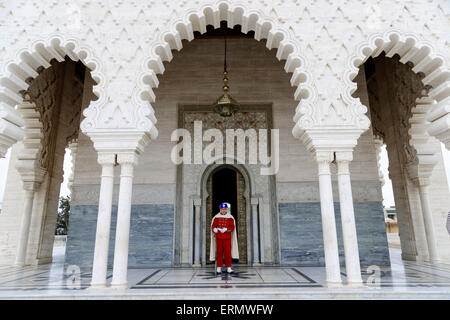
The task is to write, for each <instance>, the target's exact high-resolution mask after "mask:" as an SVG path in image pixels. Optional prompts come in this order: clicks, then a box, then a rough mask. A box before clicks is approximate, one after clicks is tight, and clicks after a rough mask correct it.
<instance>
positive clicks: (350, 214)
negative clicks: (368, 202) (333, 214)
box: [337, 160, 362, 284]
mask: <svg viewBox="0 0 450 320" xmlns="http://www.w3.org/2000/svg"><path fill="white" fill-rule="evenodd" d="M337 166H338V185H339V203H340V208H341V222H342V236H343V240H344V252H345V268H346V271H347V282H348V283H349V284H361V283H362V279H361V266H360V262H359V252H358V238H357V234H356V224H355V213H354V209H353V196H352V186H351V181H350V172H349V167H348V162H347V161H339V160H338V162H337Z"/></svg>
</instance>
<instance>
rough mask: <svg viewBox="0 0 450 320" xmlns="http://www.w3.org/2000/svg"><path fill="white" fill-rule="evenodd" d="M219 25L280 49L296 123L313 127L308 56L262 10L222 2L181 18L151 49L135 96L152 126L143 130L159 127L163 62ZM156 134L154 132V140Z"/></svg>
mask: <svg viewBox="0 0 450 320" xmlns="http://www.w3.org/2000/svg"><path fill="white" fill-rule="evenodd" d="M220 21H227V22H228V25H229V27H231V28H233V27H234V26H235V25H240V26H241V27H242V32H243V33H247V32H249V31H254V32H255V39H256V40H258V41H260V40H262V39H267V41H266V47H267V48H268V49H269V50H271V49H274V48H275V49H277V52H276V57H277V59H278V60H286V62H285V65H284V70H285V71H286V72H288V73H289V72H292V77H291V80H290V83H291V85H292V86H296V87H297V90H296V91H295V93H294V99H295V100H297V101H298V100H299V101H300V102H299V104H298V107H297V108H296V114H295V117H294V121H295V122H297V121H298V120H299V119H300V118H302V120H303V121H304V123H312V122H313V121H312V115H313V108H312V106H313V105H314V102H315V101H316V100H317V90H316V86H315V82H314V79H313V76H312V73H311V72H310V70H309V64H308V62H307V59H306V56H305V55H304V54H303V53H302V52H301V49H300V45H299V43H298V41H297V40H296V39H295V38H294V37H293V35H292V34H291V33H290V32H288V31H286V30H285V29H284V28H282V27H281V26H280V25H279V24H278V23H277V22H276V21H275V20H274V19H273V18H271V17H268V16H266V15H265V14H264V13H262V12H261V11H259V10H255V9H248V8H247V7H246V6H244V5H242V4H231V3H227V2H223V1H220V2H218V3H217V4H215V5H205V6H202V7H201V8H200V9H198V10H197V9H190V10H187V12H186V13H185V14H184V15H183V16H182V18H178V17H177V18H175V19H173V20H172V21H171V22H170V23H169V24H168V25H169V29H168V30H166V31H163V32H161V33H160V36H159V37H158V39H157V40H156V41H155V42H153V43H152V45H151V46H150V50H149V51H150V52H149V55H148V56H147V57H146V58H145V59H144V61H142V63H141V67H140V72H139V75H138V77H137V85H136V88H135V91H134V93H133V101H134V103H135V104H136V105H137V106H140V107H139V108H140V109H141V110H142V109H143V110H145V111H142V112H141V113H142V114H146V115H148V117H149V118H150V120H151V121H152V124H153V126H150V127H148V128H147V127H141V128H140V129H143V130H152V129H154V128H155V127H154V125H155V124H156V117H155V116H154V109H153V108H152V106H151V103H152V102H155V100H156V96H155V94H154V92H153V88H155V87H158V83H159V81H158V78H157V75H158V74H163V73H164V65H163V62H164V61H169V62H170V61H171V60H172V57H173V56H172V52H171V51H172V50H178V51H179V50H181V49H182V48H183V46H182V40H188V41H191V40H193V39H194V31H199V32H201V33H205V32H206V26H207V25H213V26H214V27H215V28H218V27H220ZM156 134H157V131H156V130H155V131H154V132H152V136H153V137H155V136H156Z"/></svg>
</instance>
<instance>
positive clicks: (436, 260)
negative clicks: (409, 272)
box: [429, 259, 441, 263]
mask: <svg viewBox="0 0 450 320" xmlns="http://www.w3.org/2000/svg"><path fill="white" fill-rule="evenodd" d="M429 262H430V263H440V262H441V260H440V259H430V260H429Z"/></svg>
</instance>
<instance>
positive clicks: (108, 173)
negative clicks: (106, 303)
mask: <svg viewBox="0 0 450 320" xmlns="http://www.w3.org/2000/svg"><path fill="white" fill-rule="evenodd" d="M113 188H114V167H113V164H112V163H108V164H103V165H102V179H101V184H100V196H99V201H98V217H97V232H96V234H95V249H94V262H93V265H92V281H91V287H92V288H95V287H98V288H104V287H106V272H107V268H108V252H109V234H110V229H111V208H112V196H113Z"/></svg>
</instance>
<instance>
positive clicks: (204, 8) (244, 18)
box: [0, 0, 450, 156]
mask: <svg viewBox="0 0 450 320" xmlns="http://www.w3.org/2000/svg"><path fill="white" fill-rule="evenodd" d="M188 2H189V1H184V2H183V3H180V6H179V9H177V10H175V11H173V12H175V15H174V17H172V18H170V19H169V18H168V16H169V14H167V15H166V16H165V17H167V18H168V19H166V20H164V19H161V20H157V21H156V22H155V25H156V27H157V28H156V29H157V30H163V31H162V32H160V31H158V32H157V33H156V34H155V35H157V38H156V40H154V41H153V42H151V43H149V42H142V41H141V39H140V38H139V37H140V36H142V35H133V36H130V37H131V40H132V41H134V44H135V45H136V46H141V47H142V48H144V49H145V50H144V51H145V55H144V56H145V58H142V59H141V60H140V61H139V62H140V64H139V65H138V64H137V62H136V65H133V67H132V69H130V70H131V71H130V72H132V73H133V75H132V76H131V77H129V78H127V79H126V80H124V81H128V82H130V83H131V85H130V88H129V97H130V98H131V101H126V99H124V101H113V102H114V103H115V104H119V105H120V104H122V103H126V104H127V108H128V106H129V110H131V111H130V112H133V115H132V118H133V119H135V120H133V121H132V122H131V125H130V123H128V124H127V126H124V125H122V124H121V122H120V119H119V120H117V119H113V122H114V123H113V124H109V125H105V123H104V119H105V118H108V119H109V118H111V117H114V115H113V116H111V115H106V111H105V110H106V109H107V108H105V106H108V104H109V103H111V101H110V100H114V99H116V98H118V97H114V99H112V98H111V97H108V94H111V93H113V94H114V90H113V89H110V87H111V86H112V82H113V78H114V77H113V75H112V74H110V73H111V72H113V70H115V69H114V68H110V65H109V62H107V61H102V60H100V59H99V57H98V56H97V57H96V56H94V50H93V49H95V50H98V51H95V52H101V51H102V49H101V48H102V47H101V46H100V45H102V46H104V44H99V47H96V44H93V43H95V42H92V39H94V40H96V41H97V42H96V43H98V41H99V39H103V38H101V37H100V38H98V37H97V38H95V37H94V38H91V39H90V40H87V39H84V38H83V39H84V40H83V42H82V41H80V40H79V39H77V38H76V37H74V36H64V34H65V32H60V33H57V34H52V35H51V36H49V37H45V38H44V39H41V40H39V41H35V42H31V43H29V44H27V45H26V46H24V47H23V48H21V49H20V50H16V49H15V48H17V47H15V46H14V50H16V52H15V53H16V54H15V55H14V56H13V57H14V59H13V60H8V61H2V62H1V66H0V156H1V155H4V154H5V152H6V150H7V149H8V148H9V147H10V146H11V145H12V144H13V143H15V142H16V141H18V140H21V139H22V138H23V135H24V130H23V128H22V127H23V125H24V121H23V119H22V117H21V115H20V114H19V113H18V112H17V110H15V109H14V106H15V105H16V104H17V103H20V102H21V101H22V97H21V95H20V94H19V93H20V91H21V90H25V89H26V88H27V87H28V83H27V79H29V78H34V77H36V76H37V75H38V73H37V71H36V70H37V69H38V68H39V67H44V68H46V67H48V66H49V62H50V60H51V59H57V60H58V61H62V59H63V58H64V56H65V55H66V54H67V55H68V56H69V57H70V58H71V59H73V60H81V61H82V62H83V63H84V64H85V65H86V66H87V67H88V68H90V69H91V71H92V76H93V78H94V80H95V81H96V83H97V84H96V85H95V86H94V88H93V90H94V93H95V95H96V96H97V97H98V100H96V101H92V102H91V104H90V106H89V108H87V109H86V110H85V111H84V115H85V117H86V118H85V119H84V120H83V122H82V124H81V128H82V130H83V131H84V132H85V133H87V134H88V135H89V136H90V137H91V138H92V139H93V140H95V139H94V138H95V135H96V134H97V135H98V136H99V135H101V134H102V133H106V134H108V133H112V132H114V133H116V135H115V138H114V139H117V137H121V136H120V135H118V129H121V128H123V132H125V133H127V134H128V136H126V137H125V138H124V139H128V140H132V139H135V138H136V137H138V136H139V135H141V136H140V138H139V137H138V139H141V142H142V141H144V142H146V141H148V138H156V136H157V134H158V132H157V130H156V127H155V125H156V117H155V114H154V110H153V108H152V106H151V103H152V102H154V101H155V99H156V97H155V95H154V93H153V88H155V87H157V86H158V78H157V75H158V74H162V73H163V72H164V65H163V61H170V60H171V59H172V53H171V50H181V49H182V40H183V39H186V40H189V41H190V40H192V39H193V38H194V36H193V35H194V34H193V33H194V31H200V32H205V31H206V25H208V24H211V25H214V26H215V27H218V26H219V25H220V21H221V20H226V21H227V22H228V24H229V26H231V27H232V26H234V25H236V24H239V25H241V26H242V31H243V32H248V31H250V30H253V31H255V39H256V40H261V39H267V42H266V46H267V47H268V48H269V49H272V48H276V49H277V53H276V56H277V58H278V59H279V60H285V61H286V62H285V67H284V69H285V71H286V72H292V77H291V85H292V86H296V87H297V90H296V91H295V96H294V98H295V99H296V100H300V101H299V104H298V106H297V108H296V112H295V116H294V119H293V120H294V122H295V125H294V129H293V134H294V136H296V137H302V139H303V141H305V137H306V136H307V135H304V134H303V133H305V132H308V134H310V132H314V131H315V132H319V133H320V134H321V135H322V136H321V137H320V138H321V139H322V138H324V139H325V140H326V136H327V135H328V137H329V133H330V132H333V136H335V134H336V132H337V131H339V130H340V129H343V131H346V132H349V130H350V131H351V130H354V132H352V133H351V135H353V137H354V136H356V137H357V136H359V135H360V134H361V132H363V131H364V130H366V129H367V128H368V127H369V122H368V120H367V117H366V116H365V112H366V107H365V106H363V105H362V104H361V102H360V101H359V99H354V98H353V97H352V96H351V94H352V93H353V92H354V90H355V89H356V84H355V83H353V82H352V80H353V79H354V77H355V76H356V74H357V71H358V66H359V65H361V64H362V63H363V62H364V61H365V60H366V59H367V57H369V56H376V55H377V54H379V53H380V52H382V51H383V50H384V51H386V53H387V54H388V56H389V55H392V54H395V53H398V54H399V55H400V56H401V58H402V59H403V61H405V62H406V61H412V62H413V63H414V65H415V66H414V71H416V72H423V73H424V74H425V75H426V77H425V78H424V80H423V81H424V83H426V84H430V85H431V86H432V87H433V89H432V90H431V92H430V95H431V96H432V97H433V98H434V99H435V100H436V101H437V103H436V105H435V107H433V109H432V110H431V111H430V112H429V113H428V114H427V119H428V120H429V121H430V123H429V124H428V132H429V133H430V134H431V135H433V136H435V137H437V138H438V139H439V140H441V141H443V142H444V143H446V146H447V148H450V115H449V113H450V103H449V102H450V98H449V95H450V84H449V78H450V71H449V66H448V60H446V59H445V57H443V56H441V55H438V54H436V52H437V50H435V48H437V47H433V45H432V44H431V43H428V42H426V41H423V40H421V39H420V38H419V37H418V36H415V35H414V34H413V33H402V32H400V31H397V30H389V31H387V32H385V33H378V34H375V35H372V36H366V35H367V34H368V31H367V30H365V29H364V28H363V29H364V31H361V29H358V30H359V31H361V33H360V34H359V35H358V36H357V37H356V38H355V40H353V41H361V39H364V38H365V39H368V40H365V41H363V42H361V44H360V45H358V46H356V51H355V50H353V51H352V52H356V53H355V54H354V55H353V56H351V57H350V58H348V59H347V60H345V58H343V59H342V61H341V60H339V59H338V60H336V59H334V60H333V61H334V62H330V64H333V63H336V64H339V66H337V67H338V68H339V70H340V71H339V72H338V73H337V74H336V75H334V74H333V76H335V77H336V78H337V77H340V75H343V79H342V80H341V79H338V81H339V82H340V83H342V85H341V86H340V87H339V89H338V90H339V91H340V99H341V100H342V101H343V102H344V105H346V106H347V108H345V110H346V111H345V112H348V113H349V119H350V121H349V123H350V122H352V123H353V122H354V124H351V123H350V125H347V126H341V127H340V126H339V125H334V126H332V128H331V127H330V126H328V127H327V126H322V125H323V123H321V121H323V119H322V118H323V117H322V116H319V115H318V113H320V109H321V105H320V104H322V103H323V101H322V100H321V98H319V97H318V93H317V86H321V87H323V86H326V85H327V82H326V81H325V82H324V81H323V80H322V79H320V78H314V77H317V75H316V74H317V73H319V71H316V67H317V66H322V63H323V61H322V62H319V63H318V62H317V61H316V60H317V56H316V55H317V54H320V52H321V50H322V49H317V52H315V51H314V50H316V48H315V47H314V46H315V45H316V44H317V43H315V42H314V43H312V44H311V43H310V44H311V45H312V50H313V52H312V53H311V52H309V51H308V46H307V45H306V44H307V43H308V42H303V43H302V41H303V40H302V39H301V38H302V37H303V36H305V35H304V34H303V35H302V33H298V30H295V28H291V27H292V24H290V23H291V22H295V21H302V22H299V23H303V22H309V23H310V24H309V25H310V26H312V25H315V26H316V27H319V28H320V27H321V26H317V25H316V24H317V23H320V21H319V20H318V19H317V18H316V15H317V14H318V12H317V9H318V8H319V7H321V6H328V5H329V6H333V5H335V6H339V10H338V11H336V12H337V13H339V12H340V13H341V14H344V20H345V21H346V22H345V23H351V24H352V26H353V27H352V28H355V30H354V31H355V32H356V28H357V27H358V28H359V27H360V25H358V24H357V23H358V21H359V20H358V18H357V17H356V16H355V17H354V16H352V14H354V15H356V14H355V13H354V11H351V13H350V12H346V10H341V9H342V8H344V7H345V6H351V5H352V4H351V3H345V4H342V5H340V4H339V5H338V4H331V3H328V2H326V1H325V2H324V3H321V1H320V0H318V2H317V3H315V4H303V3H302V2H300V3H297V4H299V5H300V6H299V8H301V9H299V11H298V17H297V15H296V13H295V14H294V13H293V12H294V11H290V12H287V13H286V10H285V11H284V12H283V14H281V15H280V14H278V13H277V14H272V13H270V12H269V11H270V7H271V5H270V4H269V3H268V2H266V1H264V0H254V1H248V2H247V1H245V2H244V1H241V2H238V1H231V0H228V1H225V0H220V1H206V3H207V4H204V5H199V4H198V3H199V2H202V1H195V4H192V5H194V8H193V9H192V8H191V9H186V6H188V5H191V4H190V3H188ZM319 2H320V3H319ZM394 2H395V3H397V1H394ZM149 3H150V2H149ZM96 5H98V6H100V7H101V8H102V9H101V10H104V11H105V12H106V11H108V10H109V11H108V12H110V10H111V5H109V4H103V3H100V4H96ZM120 5H123V6H128V4H123V3H121V4H115V5H114V6H113V7H114V8H115V10H119V9H120ZM379 5H381V3H379ZM81 6H82V8H84V7H85V6H88V5H87V4H82V5H81ZM92 6H95V5H92ZM152 6H155V4H152ZM100 7H99V8H100ZM147 7H148V6H147ZM169 7H170V6H169ZM172 7H173V6H172ZM310 7H311V8H310ZM96 8H97V7H96ZM127 8H128V7H127ZM161 8H162V7H161ZM128 9H129V8H128ZM172 9H173V8H172ZM309 9H311V11H310V10H309ZM409 9H411V10H406V13H405V17H410V19H411V21H412V23H413V24H414V23H416V22H417V26H415V27H416V29H417V28H419V27H420V26H421V25H420V21H419V16H417V12H416V11H417V10H418V9H417V8H413V7H411V8H409ZM416 9H417V10H416ZM55 10H56V9H55ZM130 10H131V11H130V12H127V14H128V15H129V14H133V12H132V10H133V9H130ZM134 10H137V9H134ZM139 10H140V9H139ZM168 10H169V8H168ZM314 10H315V11H314ZM414 10H416V11H414ZM180 11H181V14H180ZM413 11H414V12H413ZM173 12H172V15H173ZM295 12H296V11H295ZM333 12H334V11H333ZM99 13H101V12H99ZM137 13H138V11H136V14H137ZM286 14H288V15H291V16H289V17H287V16H286V17H284V16H283V15H286ZM21 17H22V16H21ZM151 17H153V16H151ZM151 17H150V18H148V19H147V20H145V21H146V22H147V23H148V22H152V19H153V18H151ZM324 17H325V16H324ZM391 18H392V17H391V16H389V18H388V19H391ZM393 18H395V17H393ZM393 18H392V19H393ZM113 19H114V18H113ZM324 19H325V18H324ZM408 19H409V18H408ZM294 20H295V21H294ZM344 20H343V21H344ZM101 21H102V19H100V20H99V23H100V22H101ZM113 21H115V22H116V23H117V22H118V21H121V20H117V21H116V20H113ZM133 21H136V20H133ZM286 21H291V22H289V23H287V22H286ZM324 21H325V22H324V23H325V24H326V23H327V22H326V21H328V20H324ZM447 21H448V19H447ZM14 22H16V21H14ZM44 22H45V21H44ZM386 22H387V23H389V21H386ZM93 24H94V25H95V24H97V22H96V21H94V22H93ZM14 25H15V24H14ZM17 25H18V26H19V25H20V23H19V24H17ZM32 25H34V24H32ZM52 27H55V28H56V26H52ZM327 27H328V25H327ZM30 28H31V27H30ZM34 28H36V27H34ZM346 28H347V29H345V28H344V29H345V30H350V29H351V28H350V27H348V26H347V27H346ZM63 29H64V28H63ZM94 29H95V28H94ZM57 30H59V29H57ZM64 30H65V29H64ZM27 31H28V29H27ZM329 31H331V30H329ZM415 31H416V32H418V31H417V30H415ZM61 33H63V34H61ZM419 33H420V32H419ZM32 34H39V33H37V32H35V33H32ZM70 34H73V33H70ZM314 34H317V32H316V33H314ZM427 34H428V33H427ZM138 38H139V39H138ZM319 38H320V37H319ZM322 38H323V37H322ZM441 38H442V37H441ZM330 39H331V40H330V41H335V42H336V44H339V45H340V44H342V43H343V42H345V41H346V40H345V39H348V37H347V36H346V35H342V39H340V38H339V37H336V36H335V35H334V36H332V37H331V38H330ZM435 39H436V37H435ZM322 40H326V37H325V38H324V39H322ZM441 40H442V39H441ZM308 41H310V40H308ZM144 43H145V44H144ZM442 43H444V42H442ZM442 43H441V44H442ZM86 44H89V45H90V46H88V45H86ZM433 44H434V43H433ZM317 45H318V44H317ZM346 45H347V47H350V46H351V47H352V48H354V47H353V45H352V43H346ZM436 45H437V43H436ZM444 45H445V44H444ZM441 47H442V46H441ZM441 47H439V49H441V50H443V51H442V52H445V48H444V49H442V48H441ZM309 48H310V49H311V47H309ZM302 49H303V50H306V52H305V54H303V52H302ZM439 52H441V51H439ZM9 56H10V55H9V54H8V57H9ZM331 56H332V54H331ZM331 56H330V59H331ZM306 57H308V59H311V60H310V61H307V59H306ZM119 58H123V57H122V56H121V57H119ZM324 58H325V57H324ZM125 60H126V62H124V63H123V65H121V67H123V68H124V69H125V68H126V67H127V63H129V61H130V60H129V59H128V60H127V59H125ZM322 60H324V61H325V62H327V61H328V60H327V59H322ZM345 62H347V64H346V65H345V67H344V64H345ZM114 63H116V62H114ZM341 65H342V66H341ZM313 66H314V70H312V68H313ZM106 67H107V68H108V72H110V73H108V72H106ZM110 69H111V70H110ZM312 71H314V72H312ZM107 75H109V76H110V77H108V78H107V77H106V76H107ZM313 75H314V76H313ZM115 85H116V86H117V83H116V84H115ZM107 89H108V90H109V91H108V90H107ZM127 90H128V88H127ZM109 112H111V108H110V110H109ZM116 120H117V121H116ZM328 122H329V123H331V122H332V121H331V120H329V121H328ZM352 126H353V127H352ZM344 127H345V128H344ZM330 128H331V129H330ZM336 130H337V131H336ZM133 132H134V133H133ZM135 133H139V134H135ZM133 134H134V136H133ZM142 135H144V136H145V137H146V138H145V139H144V140H143V139H142ZM306 138H307V137H306ZM352 139H353V140H354V141H356V139H354V138H352ZM100 140H101V139H100ZM310 140H311V139H310ZM144 144H145V143H144Z"/></svg>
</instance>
